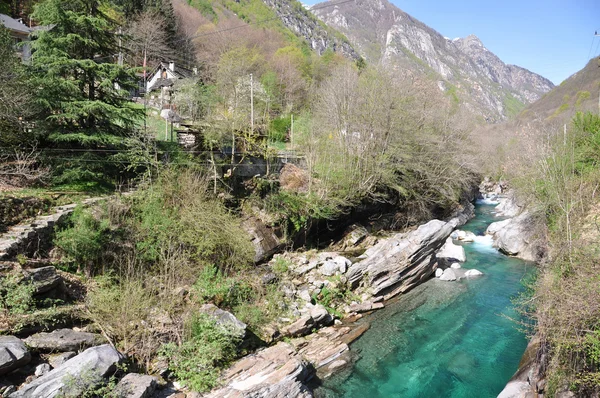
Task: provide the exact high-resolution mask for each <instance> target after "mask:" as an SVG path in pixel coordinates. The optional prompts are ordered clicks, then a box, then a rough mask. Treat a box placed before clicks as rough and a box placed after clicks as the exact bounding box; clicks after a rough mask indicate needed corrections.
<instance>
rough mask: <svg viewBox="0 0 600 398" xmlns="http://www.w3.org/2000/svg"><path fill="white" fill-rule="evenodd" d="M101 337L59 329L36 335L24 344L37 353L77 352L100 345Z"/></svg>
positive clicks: (27, 339)
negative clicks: (37, 351)
mask: <svg viewBox="0 0 600 398" xmlns="http://www.w3.org/2000/svg"><path fill="white" fill-rule="evenodd" d="M103 340H104V339H103V338H102V336H100V335H97V334H94V333H87V332H76V331H74V330H72V329H59V330H55V331H53V332H50V333H45V332H42V333H36V334H34V335H31V336H29V337H28V338H26V339H25V343H26V344H27V345H28V346H29V347H31V348H35V349H36V350H39V351H60V352H65V351H79V350H82V349H84V348H88V347H92V346H95V345H97V344H102V343H103V342H104V341H103Z"/></svg>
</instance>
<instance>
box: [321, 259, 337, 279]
mask: <svg viewBox="0 0 600 398" xmlns="http://www.w3.org/2000/svg"><path fill="white" fill-rule="evenodd" d="M339 269H340V266H339V264H338V263H336V262H335V261H333V260H327V261H325V263H323V265H322V266H321V268H319V272H320V273H321V275H325V276H332V275H335V273H336V272H338V271H339Z"/></svg>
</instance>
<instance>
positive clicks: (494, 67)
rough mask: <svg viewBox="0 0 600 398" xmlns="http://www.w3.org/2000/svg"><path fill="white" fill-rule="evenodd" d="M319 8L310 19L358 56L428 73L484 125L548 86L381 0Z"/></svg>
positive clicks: (478, 45)
mask: <svg viewBox="0 0 600 398" xmlns="http://www.w3.org/2000/svg"><path fill="white" fill-rule="evenodd" d="M322 4H327V3H322ZM319 6H320V5H319V4H317V5H316V6H315V7H314V13H315V15H317V16H318V17H319V18H320V19H321V20H322V21H323V22H325V23H326V24H328V25H329V26H332V27H334V28H336V29H337V30H339V31H341V32H342V33H343V34H345V35H346V36H347V37H348V38H349V39H350V41H351V42H352V44H353V45H354V47H355V48H356V50H357V51H358V52H359V53H360V54H361V55H362V56H363V57H364V58H366V59H368V60H369V61H371V62H372V63H374V64H378V63H384V64H388V65H392V66H393V67H395V68H396V69H397V71H398V72H399V73H406V72H404V71H406V70H410V71H411V75H413V74H414V72H417V73H422V74H427V73H431V70H433V71H434V72H435V73H437V75H438V86H439V88H440V89H441V90H443V91H446V92H448V93H450V92H453V93H455V94H454V95H458V97H459V98H460V99H461V100H463V101H465V102H466V107H467V108H468V109H470V110H473V111H475V112H476V113H478V114H480V115H482V116H483V117H484V118H486V120H488V121H490V122H495V121H500V120H504V119H506V118H507V117H508V116H510V115H511V114H512V113H514V111H515V109H514V108H515V105H516V106H517V107H518V106H519V104H521V105H522V104H525V105H526V104H530V103H533V102H535V101H536V100H538V99H539V98H541V97H542V95H543V94H545V93H547V92H548V91H550V90H551V89H552V88H554V85H553V84H552V82H550V81H549V80H548V79H545V78H543V77H542V76H540V75H537V74H535V73H532V72H530V71H528V70H526V69H523V68H520V67H518V66H514V65H506V64H505V63H504V62H502V61H501V60H500V59H499V58H498V57H497V56H496V55H494V54H493V53H492V52H491V51H489V50H488V49H486V48H485V47H484V45H483V43H482V42H481V41H480V40H479V39H478V38H477V37H476V36H474V35H470V36H467V37H465V38H456V39H453V40H452V39H449V38H446V37H443V36H442V35H440V34H439V33H438V32H436V31H435V30H434V29H432V28H430V27H429V26H427V25H425V24H423V23H422V22H420V21H418V20H416V19H415V18H413V17H412V16H410V15H408V14H406V13H405V12H403V11H402V10H400V9H399V8H398V7H396V6H395V5H393V4H391V3H389V2H388V1H386V0H365V1H360V2H349V3H343V4H339V5H337V6H334V7H327V8H322V9H319Z"/></svg>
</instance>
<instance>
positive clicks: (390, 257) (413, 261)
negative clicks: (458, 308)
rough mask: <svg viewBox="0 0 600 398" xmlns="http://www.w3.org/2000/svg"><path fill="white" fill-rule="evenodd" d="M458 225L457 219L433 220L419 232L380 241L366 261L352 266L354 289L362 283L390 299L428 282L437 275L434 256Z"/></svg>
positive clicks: (418, 229) (422, 226) (370, 250)
mask: <svg viewBox="0 0 600 398" xmlns="http://www.w3.org/2000/svg"><path fill="white" fill-rule="evenodd" d="M457 225H458V220H455V219H453V220H451V221H450V222H443V221H439V220H432V221H430V222H428V223H427V224H424V225H421V226H420V227H419V228H417V229H416V230H415V231H412V232H410V233H406V234H397V235H395V236H394V237H392V238H390V239H387V240H382V241H380V242H379V243H378V244H377V245H375V246H373V247H372V248H370V249H368V250H367V251H366V252H365V257H366V258H365V259H364V260H362V261H360V262H357V263H354V264H353V265H352V267H351V268H350V270H349V271H348V273H347V276H348V281H349V284H350V286H351V287H352V288H355V287H357V286H358V285H359V283H360V282H361V281H362V282H363V283H364V284H365V285H367V286H369V287H370V288H371V291H372V293H373V295H374V296H379V295H386V298H389V297H392V296H394V295H396V294H399V293H402V292H404V291H406V290H408V289H410V288H412V287H413V286H415V285H417V284H419V283H420V282H422V281H425V280H427V278H428V277H429V276H430V275H431V274H432V273H433V272H434V268H435V263H436V261H435V256H434V253H435V252H436V251H437V250H438V249H439V248H440V247H441V246H442V245H443V244H444V241H445V240H446V238H447V237H448V236H450V234H451V233H452V231H453V230H454V228H456V226H457ZM363 278H364V279H365V281H363Z"/></svg>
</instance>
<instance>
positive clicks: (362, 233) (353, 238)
mask: <svg viewBox="0 0 600 398" xmlns="http://www.w3.org/2000/svg"><path fill="white" fill-rule="evenodd" d="M368 235H369V231H367V229H366V228H365V227H363V226H362V225H359V224H353V225H351V226H350V227H348V229H347V230H346V235H345V236H344V239H343V241H342V247H344V248H345V249H348V248H352V247H356V246H357V245H358V244H359V243H360V242H362V241H363V240H364V239H365V238H366V237H367V236H368Z"/></svg>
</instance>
